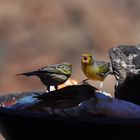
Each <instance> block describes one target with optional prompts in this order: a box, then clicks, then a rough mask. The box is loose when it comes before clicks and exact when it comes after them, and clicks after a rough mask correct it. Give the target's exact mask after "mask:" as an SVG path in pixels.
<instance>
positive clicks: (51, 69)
mask: <svg viewBox="0 0 140 140" xmlns="http://www.w3.org/2000/svg"><path fill="white" fill-rule="evenodd" d="M71 73H72V68H71V64H70V63H68V62H63V63H61V64H54V65H50V66H46V67H43V68H40V69H38V70H36V71H31V72H25V73H21V74H18V75H25V76H37V77H39V78H40V80H41V82H42V83H43V84H45V85H46V86H47V90H48V91H50V86H54V87H55V89H58V85H61V84H63V83H65V82H66V81H67V80H68V78H69V77H70V76H71Z"/></svg>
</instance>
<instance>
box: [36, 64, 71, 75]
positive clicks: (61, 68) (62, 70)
mask: <svg viewBox="0 0 140 140" xmlns="http://www.w3.org/2000/svg"><path fill="white" fill-rule="evenodd" d="M39 71H41V72H48V73H53V74H66V75H70V74H71V70H70V67H68V66H66V65H64V64H55V65H51V66H46V67H43V68H41V69H39Z"/></svg>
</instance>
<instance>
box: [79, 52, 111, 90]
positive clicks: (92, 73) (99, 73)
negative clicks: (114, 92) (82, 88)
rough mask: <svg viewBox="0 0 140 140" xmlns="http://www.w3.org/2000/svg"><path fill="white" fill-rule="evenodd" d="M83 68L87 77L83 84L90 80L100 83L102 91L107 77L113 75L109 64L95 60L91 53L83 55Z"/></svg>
mask: <svg viewBox="0 0 140 140" xmlns="http://www.w3.org/2000/svg"><path fill="white" fill-rule="evenodd" d="M81 68H82V71H83V73H84V74H85V76H86V77H87V79H85V80H83V82H85V81H87V80H89V79H91V80H97V81H100V89H101V88H102V87H103V81H104V79H105V78H106V76H107V75H108V74H112V72H111V70H110V63H109V62H104V61H97V60H94V59H93V58H92V55H91V54H89V53H86V54H83V55H82V58H81Z"/></svg>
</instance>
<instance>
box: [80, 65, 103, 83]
mask: <svg viewBox="0 0 140 140" xmlns="http://www.w3.org/2000/svg"><path fill="white" fill-rule="evenodd" d="M82 71H83V73H84V74H85V75H86V77H87V78H89V79H91V80H98V81H103V80H104V78H105V77H104V76H101V75H99V68H98V67H96V66H95V67H94V66H93V65H82Z"/></svg>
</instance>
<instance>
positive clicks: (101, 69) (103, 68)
mask: <svg viewBox="0 0 140 140" xmlns="http://www.w3.org/2000/svg"><path fill="white" fill-rule="evenodd" d="M109 71H110V63H109V62H103V61H99V62H98V75H102V76H104V75H105V74H106V73H107V72H109Z"/></svg>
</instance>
